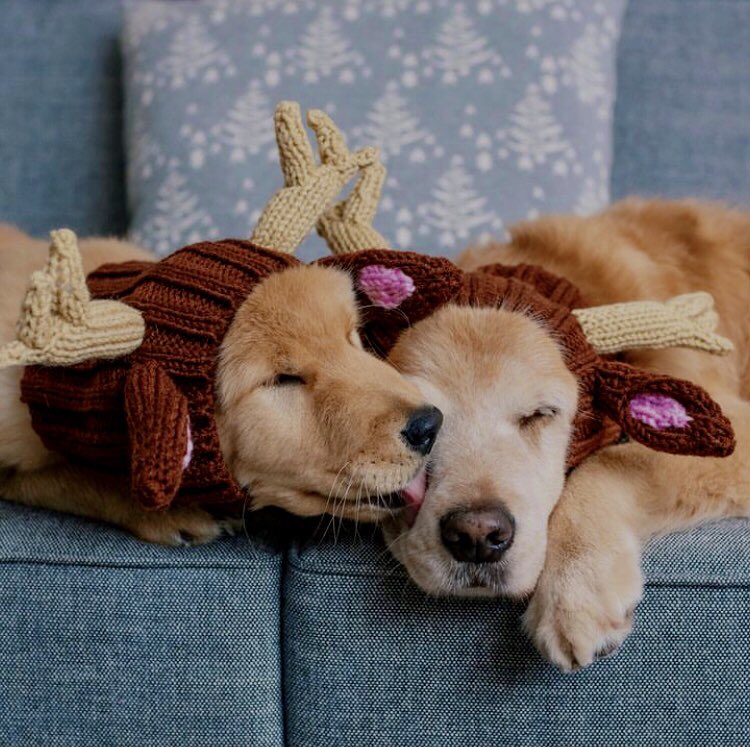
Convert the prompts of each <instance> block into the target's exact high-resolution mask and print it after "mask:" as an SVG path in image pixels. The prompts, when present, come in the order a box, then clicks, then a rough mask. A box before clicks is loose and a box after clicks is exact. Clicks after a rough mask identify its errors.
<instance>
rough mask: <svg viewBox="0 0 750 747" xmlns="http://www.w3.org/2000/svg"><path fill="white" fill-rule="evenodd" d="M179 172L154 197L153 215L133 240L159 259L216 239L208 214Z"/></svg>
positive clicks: (169, 178) (175, 172) (170, 176)
mask: <svg viewBox="0 0 750 747" xmlns="http://www.w3.org/2000/svg"><path fill="white" fill-rule="evenodd" d="M186 183H187V180H186V179H185V177H184V176H182V174H180V173H179V171H176V170H175V171H171V172H170V173H169V174H168V175H167V177H166V179H165V180H164V182H163V183H162V184H161V186H160V187H159V189H158V191H157V193H156V203H155V205H154V213H153V215H152V216H151V218H150V219H149V220H148V221H147V222H146V223H145V224H144V225H143V228H142V229H141V230H140V231H135V232H133V239H134V240H135V241H136V242H138V243H143V245H144V246H147V247H151V248H152V249H153V250H154V251H155V252H156V253H157V254H160V255H162V256H164V255H166V254H169V253H170V252H173V251H175V249H179V248H180V247H181V246H184V245H185V244H191V243H194V242H196V241H201V240H202V239H208V238H214V237H216V236H217V230H216V226H215V225H214V223H213V220H212V219H211V216H210V215H209V214H208V212H207V211H206V210H205V209H204V208H202V207H200V201H199V199H198V196H197V195H195V194H194V193H193V192H191V191H190V190H189V189H188V188H187V186H186Z"/></svg>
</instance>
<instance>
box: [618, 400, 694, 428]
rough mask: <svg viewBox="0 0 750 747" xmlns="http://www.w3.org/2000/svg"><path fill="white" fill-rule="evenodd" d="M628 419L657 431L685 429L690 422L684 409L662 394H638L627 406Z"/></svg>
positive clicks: (675, 401) (678, 403)
mask: <svg viewBox="0 0 750 747" xmlns="http://www.w3.org/2000/svg"><path fill="white" fill-rule="evenodd" d="M628 411H629V412H630V417H631V418H633V419H635V420H638V421H640V422H641V423H645V424H646V425H648V426H651V428H654V429H655V430H657V431H662V430H664V429H665V428H685V427H687V424H688V423H689V422H690V421H691V420H692V418H691V417H690V415H688V414H687V410H685V407H684V406H683V405H682V404H681V403H680V402H678V401H677V400H676V399H672V397H667V396H666V395H664V394H639V395H637V396H636V397H633V399H631V400H630V403H629V404H628Z"/></svg>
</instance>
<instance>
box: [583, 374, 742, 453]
mask: <svg viewBox="0 0 750 747" xmlns="http://www.w3.org/2000/svg"><path fill="white" fill-rule="evenodd" d="M594 407H595V408H601V409H603V410H604V411H605V412H606V413H607V414H608V415H609V416H610V417H611V418H612V419H613V420H615V421H616V422H617V423H618V424H619V425H620V427H621V428H622V429H623V431H625V433H626V434H627V435H628V436H630V437H631V438H633V439H634V440H635V441H638V442H639V443H642V444H643V445H644V446H648V447H650V448H652V449H656V450H657V451H665V452H668V453H670V454H690V455H693V456H712V457H723V456H728V455H729V454H731V453H732V452H733V451H734V447H735V438H734V431H733V429H732V424H731V423H730V422H729V420H728V419H727V417H726V416H725V415H724V414H723V413H722V411H721V408H720V407H719V405H718V404H717V403H716V402H714V400H713V399H711V397H710V396H709V394H708V393H707V392H706V391H705V390H704V389H702V388H701V387H699V386H697V385H695V384H692V383H691V382H689V381H684V380H683V379H675V378H672V377H671V376H663V375H660V374H653V373H650V372H648V371H642V370H639V369H637V368H634V367H633V366H629V365H627V364H625V363H617V362H614V361H605V362H603V363H602V365H601V366H600V368H599V370H598V381H597V388H596V392H595V394H594Z"/></svg>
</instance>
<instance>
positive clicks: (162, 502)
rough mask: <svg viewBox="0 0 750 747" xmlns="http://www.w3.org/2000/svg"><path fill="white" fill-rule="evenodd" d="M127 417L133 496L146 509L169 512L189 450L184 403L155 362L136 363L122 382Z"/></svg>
mask: <svg viewBox="0 0 750 747" xmlns="http://www.w3.org/2000/svg"><path fill="white" fill-rule="evenodd" d="M125 416H126V420H127V424H128V434H129V437H130V473H131V474H130V489H131V492H132V494H133V496H134V497H135V498H136V500H138V501H139V503H140V504H141V505H142V506H143V507H144V508H147V509H164V508H167V507H168V506H169V505H170V504H171V503H172V500H173V498H174V497H175V495H176V494H177V491H178V490H179V489H180V484H181V482H182V476H183V473H184V472H185V470H186V469H187V468H188V466H189V465H190V460H191V457H192V452H193V442H192V437H191V433H190V416H189V414H188V403H187V399H186V398H185V395H184V394H182V392H180V391H179V389H178V388H177V387H176V386H175V384H174V382H173V381H172V379H171V378H170V377H169V376H168V375H167V374H166V373H165V372H164V371H163V370H162V369H161V368H159V366H158V365H157V364H156V363H154V362H153V361H149V362H148V363H141V364H136V365H134V366H133V367H132V369H131V371H130V373H129V374H128V377H127V380H126V382H125Z"/></svg>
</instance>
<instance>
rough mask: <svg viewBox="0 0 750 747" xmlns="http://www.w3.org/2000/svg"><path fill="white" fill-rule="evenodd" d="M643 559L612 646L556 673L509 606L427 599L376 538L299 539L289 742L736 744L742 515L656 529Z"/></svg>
mask: <svg viewBox="0 0 750 747" xmlns="http://www.w3.org/2000/svg"><path fill="white" fill-rule="evenodd" d="M360 533H362V530H360ZM645 572H646V577H647V579H648V583H647V587H646V592H645V596H644V599H643V602H642V603H641V605H640V606H639V608H638V611H637V612H636V621H635V630H634V632H633V634H632V635H631V636H630V638H629V639H628V640H627V641H626V643H625V645H624V646H623V648H622V649H621V650H620V652H619V653H618V654H617V655H615V656H613V657H611V658H609V659H607V660H604V661H601V662H599V663H597V664H595V665H594V666H593V667H591V668H589V669H586V670H583V671H581V672H578V673H576V674H572V675H571V674H567V675H566V674H562V673H560V672H558V671H557V670H556V669H554V668H553V667H552V666H550V665H548V664H547V663H545V662H544V661H543V660H542V659H541V658H540V656H539V655H538V654H537V653H536V652H535V650H534V649H533V648H532V646H531V644H530V643H529V642H528V640H527V639H526V637H525V636H524V634H523V632H522V631H521V629H520V627H519V614H520V612H521V605H519V604H513V603H509V602H506V601H501V600H498V601H489V600H482V601H478V600H472V601H470V600H456V599H435V598H429V597H427V596H425V595H424V594H423V593H421V592H420V591H419V590H417V589H416V588H415V587H414V586H413V585H412V584H411V583H410V582H409V581H408V579H407V578H406V577H405V575H404V573H403V571H402V570H401V569H400V568H398V567H397V566H396V564H395V563H394V562H393V561H392V559H390V558H389V557H388V555H387V553H385V552H384V549H383V547H382V544H381V543H380V542H378V541H374V542H370V541H365V542H363V541H361V540H360V541H359V542H355V541H352V540H351V539H349V540H348V541H342V539H341V537H339V539H338V542H337V543H334V542H333V541H329V542H324V543H323V544H321V545H319V546H318V547H312V546H311V547H306V548H303V549H299V548H298V549H296V550H295V551H294V552H292V553H291V555H290V557H289V562H288V567H287V571H286V575H285V580H284V590H285V593H284V630H283V638H282V639H283V641H284V685H285V692H286V716H287V721H286V723H287V728H288V732H289V735H288V743H289V744H291V745H295V746H301V745H321V744H325V745H329V746H331V747H334V746H335V745H349V744H392V745H413V744H419V745H441V746H444V745H470V746H474V745H498V744H513V745H545V744H586V745H611V744H649V745H674V744H682V745H699V744H701V745H702V744H745V743H747V742H748V740H749V739H750V703H749V702H748V699H747V693H746V683H747V669H748V666H749V665H750V628H749V627H748V625H747V620H748V615H750V522H747V521H742V520H736V521H727V522H723V523H717V524H712V525H709V526H706V527H703V528H701V529H698V530H695V531H691V532H686V533H682V534H676V535H672V536H668V537H664V538H662V539H660V540H659V541H657V542H655V543H654V544H653V545H652V547H651V548H650V550H649V552H648V553H647V556H646V560H645Z"/></svg>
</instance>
